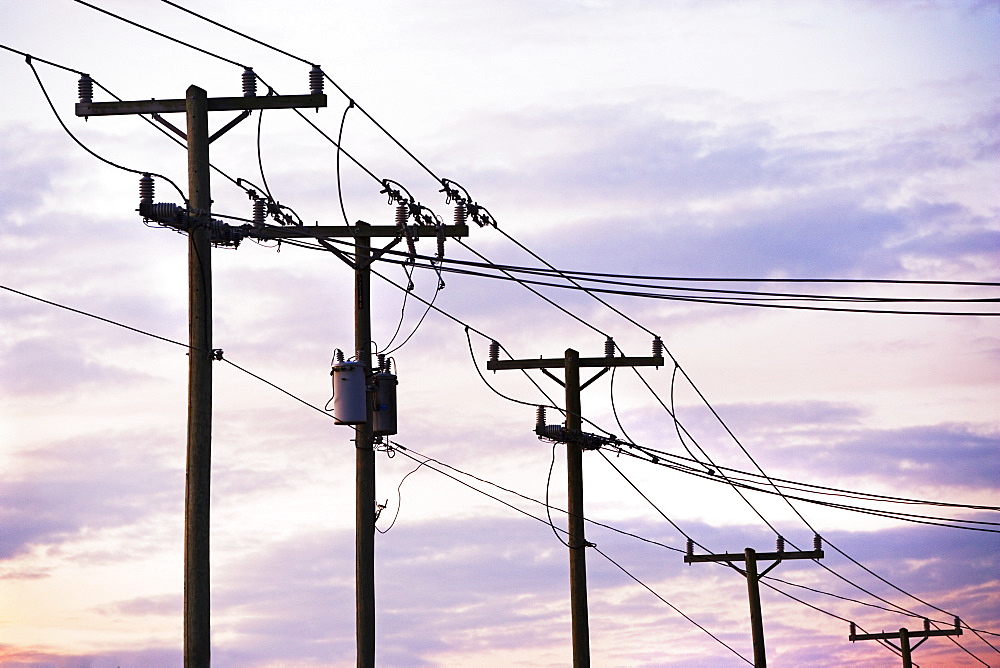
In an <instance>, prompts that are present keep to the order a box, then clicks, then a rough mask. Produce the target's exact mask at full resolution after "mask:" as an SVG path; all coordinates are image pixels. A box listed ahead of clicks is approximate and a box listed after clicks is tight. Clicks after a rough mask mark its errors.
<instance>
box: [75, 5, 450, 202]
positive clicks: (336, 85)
mask: <svg viewBox="0 0 1000 668" xmlns="http://www.w3.org/2000/svg"><path fill="white" fill-rule="evenodd" d="M77 1H80V0H77ZM162 2H165V3H166V4H168V5H170V6H172V7H175V8H177V9H180V10H181V11H184V12H187V13H188V14H191V15H192V16H196V17H197V18H199V19H202V20H203V21H207V22H208V23H211V24H212V25H214V26H217V27H219V28H222V29H223V30H228V31H229V32H231V33H233V34H235V35H239V36H240V37H243V38H244V39H248V40H250V41H251V42H254V43H255V44H259V45H260V46H263V47H266V48H268V49H271V50H272V51H275V52H277V53H280V54H282V55H285V56H288V57H289V58H292V59H294V60H297V61H299V62H300V63H305V64H307V65H315V63H314V62H313V61H310V60H306V59H305V58H301V57H299V56H296V55H294V54H292V53H289V52H288V51H284V50H283V49H279V48H278V47H276V46H273V45H271V44H268V43H267V42H263V41H261V40H259V39H256V38H254V37H251V36H250V35H247V34H246V33H243V32H240V31H238V30H236V29H234V28H231V27H229V26H227V25H223V24H222V23H219V22H218V21H213V20H212V19H210V18H208V17H206V16H204V15H202V14H198V13H197V12H194V11H192V10H190V9H187V8H185V7H182V6H180V5H178V4H176V3H174V2H171V1H170V0H162ZM192 48H194V47H192ZM209 55H215V54H209ZM216 57H221V56H216ZM229 62H232V61H229ZM323 77H324V78H325V79H326V80H327V81H329V82H330V83H331V84H332V85H333V87H334V88H336V89H337V90H338V91H339V92H340V94H341V95H343V96H344V97H345V98H347V99H348V100H351V101H352V103H353V104H354V106H357V108H358V111H360V112H361V113H362V114H364V115H365V117H366V118H367V119H368V120H369V121H371V122H372V123H373V124H374V125H375V127H377V128H378V129H379V130H381V131H382V133H383V134H385V136H386V137H388V138H389V139H390V140H392V142H393V143H395V144H396V146H398V147H399V148H400V149H402V150H403V152H404V153H406V154H407V155H408V156H409V157H410V159H412V160H413V161H414V162H416V163H417V164H418V165H420V167H421V168H422V169H423V170H424V171H425V172H427V173H428V174H429V175H430V176H431V178H433V179H434V181H435V182H437V183H440V182H441V179H440V178H439V177H438V176H437V175H436V174H435V173H434V172H433V171H432V170H431V169H430V167H428V166H427V165H426V164H424V163H423V161H421V160H420V159H419V158H417V156H416V155H414V154H413V152H412V151H410V150H409V149H408V148H406V146H404V145H403V144H402V142H400V141H399V140H398V139H396V137H395V136H393V134H392V133H391V132H389V131H388V130H387V129H386V128H385V127H384V126H383V125H382V124H381V123H379V122H378V121H377V120H375V118H374V117H373V116H372V115H371V114H369V113H368V111H367V110H365V109H364V107H362V106H361V105H359V104H357V103H356V102H354V101H353V100H354V99H353V98H352V97H351V96H350V95H348V94H347V91H346V90H344V89H343V88H342V87H341V86H340V84H339V83H337V82H336V81H335V80H334V79H333V78H332V77H331V76H330V75H329V74H327V73H326V72H324V73H323Z"/></svg>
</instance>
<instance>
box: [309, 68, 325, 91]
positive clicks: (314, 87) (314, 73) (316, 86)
mask: <svg viewBox="0 0 1000 668" xmlns="http://www.w3.org/2000/svg"><path fill="white" fill-rule="evenodd" d="M309 94H310V95H322V94H323V70H321V69H320V67H319V65H313V66H312V69H311V70H309Z"/></svg>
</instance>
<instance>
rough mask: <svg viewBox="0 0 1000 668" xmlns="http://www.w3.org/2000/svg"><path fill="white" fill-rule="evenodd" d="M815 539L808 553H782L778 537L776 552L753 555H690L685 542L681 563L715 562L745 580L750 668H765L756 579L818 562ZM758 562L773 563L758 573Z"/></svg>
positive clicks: (691, 549)
mask: <svg viewBox="0 0 1000 668" xmlns="http://www.w3.org/2000/svg"><path fill="white" fill-rule="evenodd" d="M822 545H823V544H822V541H821V539H820V537H819V536H815V537H814V538H813V549H812V550H811V551H809V552H786V551H785V539H784V538H781V537H780V536H779V537H778V551H777V552H756V551H755V550H754V549H753V548H750V547H748V548H747V549H746V550H744V551H743V553H742V554H740V553H735V554H732V553H731V554H694V543H693V542H692V541H691V540H690V539H688V544H687V554H686V555H685V556H684V563H686V564H694V563H700V562H704V561H717V562H723V563H726V564H728V565H729V566H730V567H732V568H733V569H734V570H736V571H738V572H739V573H742V574H743V575H745V576H746V579H747V592H748V593H749V595H750V629H751V632H752V634H753V665H754V668H765V667H766V666H767V655H766V653H765V651H764V619H763V615H762V613H761V607H760V579H761V578H762V577H764V576H765V575H767V574H768V573H769V572H771V569H772V568H774V567H775V566H777V565H778V564H780V563H781V562H782V561H788V560H790V559H822V558H823V547H822ZM758 559H774V560H775V561H774V563H773V564H771V565H770V566H768V567H767V568H765V569H764V570H763V571H760V572H758V570H757V560H758ZM734 561H742V562H744V563H746V570H744V569H742V568H737V567H736V566H733V562H734Z"/></svg>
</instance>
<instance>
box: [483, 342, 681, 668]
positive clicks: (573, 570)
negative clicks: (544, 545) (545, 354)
mask: <svg viewBox="0 0 1000 668" xmlns="http://www.w3.org/2000/svg"><path fill="white" fill-rule="evenodd" d="M497 351H498V348H497V346H496V343H495V342H494V343H493V344H491V347H490V360H489V362H488V363H487V365H486V368H487V369H490V370H492V371H503V370H508V369H541V370H542V373H544V374H545V375H547V376H549V377H550V378H552V379H553V380H554V381H556V382H557V383H559V384H560V385H562V386H563V387H565V388H566V426H565V429H562V428H558V427H545V425H541V426H540V427H538V428H536V432H537V433H539V435H547V436H548V437H549V438H551V439H552V440H558V441H562V442H565V443H566V476H567V496H568V500H567V514H568V524H569V526H568V529H569V531H568V534H569V536H568V541H567V543H568V545H569V588H570V612H571V615H572V631H573V666H574V667H575V668H587V667H588V666H590V622H589V618H588V613H587V554H586V548H587V547H588V546H589V545H590V543H588V542H587V539H586V538H585V537H584V514H583V451H584V450H590V449H595V448H597V447H599V445H598V443H600V441H601V440H602V439H601V437H599V436H596V435H592V434H584V433H583V432H582V431H581V424H582V413H581V406H580V393H581V391H582V390H583V389H584V388H586V387H587V386H588V385H590V384H591V383H593V382H594V381H595V380H597V379H598V378H600V377H601V376H603V375H604V374H605V373H607V371H608V370H609V369H611V368H612V367H623V366H629V367H636V366H657V367H659V366H663V354H662V343H660V340H659V338H656V339H655V340H654V343H653V356H652V357H614V341H613V340H612V339H611V338H610V337H608V340H607V342H606V344H605V351H604V352H605V356H604V357H583V358H581V357H580V353H578V352H577V351H575V350H573V349H572V348H567V349H566V353H565V355H564V356H563V357H562V358H553V359H526V360H500V359H497V357H498V355H497ZM584 367H596V368H600V369H601V371H599V372H597V374H596V375H594V376H593V377H592V378H591V379H590V380H588V381H586V382H585V383H583V384H581V383H580V369H581V368H584ZM559 368H561V369H563V379H562V380H560V379H559V378H557V377H556V376H555V375H553V374H552V373H551V372H550V371H549V369H559ZM539 422H544V413H543V412H541V411H540V413H539Z"/></svg>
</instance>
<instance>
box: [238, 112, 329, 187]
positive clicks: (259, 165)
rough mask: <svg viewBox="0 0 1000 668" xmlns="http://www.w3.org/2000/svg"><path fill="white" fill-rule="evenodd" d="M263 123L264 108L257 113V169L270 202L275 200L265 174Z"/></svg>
mask: <svg viewBox="0 0 1000 668" xmlns="http://www.w3.org/2000/svg"><path fill="white" fill-rule="evenodd" d="M263 125H264V110H263V109H261V110H260V111H259V112H258V114H257V169H258V170H259V171H260V182H261V183H263V184H264V190H263V192H264V194H265V195H267V199H268V203H270V202H273V201H274V197H273V196H272V195H271V188H270V187H269V186H268V185H267V176H265V175H264V158H263V154H262V151H261V147H260V135H261V129H262V126H263ZM338 155H339V154H338Z"/></svg>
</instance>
